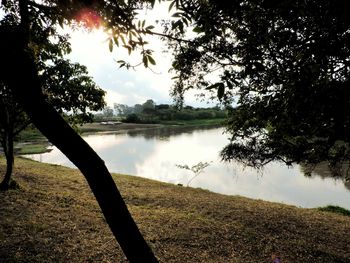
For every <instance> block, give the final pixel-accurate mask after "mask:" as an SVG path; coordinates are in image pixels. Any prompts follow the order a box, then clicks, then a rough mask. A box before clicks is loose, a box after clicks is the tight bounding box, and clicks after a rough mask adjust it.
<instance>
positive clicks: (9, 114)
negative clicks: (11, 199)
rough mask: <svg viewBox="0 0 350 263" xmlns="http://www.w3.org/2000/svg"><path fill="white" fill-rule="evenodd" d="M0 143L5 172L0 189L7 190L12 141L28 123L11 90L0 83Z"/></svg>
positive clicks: (11, 160)
mask: <svg viewBox="0 0 350 263" xmlns="http://www.w3.org/2000/svg"><path fill="white" fill-rule="evenodd" d="M0 95H1V98H0V143H1V147H2V149H3V152H4V155H5V158H6V172H5V175H4V179H3V180H2V182H1V183H0V190H7V189H8V188H9V187H10V186H11V185H13V186H15V185H16V184H15V183H14V182H13V183H12V184H11V175H12V170H13V165H14V156H13V151H14V145H13V141H14V138H15V136H16V135H18V134H19V133H20V132H21V131H22V130H23V129H24V128H26V127H27V125H28V124H29V123H30V121H29V119H28V117H27V116H26V115H25V113H24V112H23V111H22V109H21V107H20V106H19V105H18V103H16V101H15V100H14V99H13V97H12V96H11V92H10V91H9V90H8V89H6V87H5V86H4V85H1V84H0Z"/></svg>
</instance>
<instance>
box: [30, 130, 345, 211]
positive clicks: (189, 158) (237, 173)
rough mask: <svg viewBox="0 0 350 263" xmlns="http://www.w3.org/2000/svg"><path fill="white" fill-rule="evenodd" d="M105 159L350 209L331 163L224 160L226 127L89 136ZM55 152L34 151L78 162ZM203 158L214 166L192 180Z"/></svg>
mask: <svg viewBox="0 0 350 263" xmlns="http://www.w3.org/2000/svg"><path fill="white" fill-rule="evenodd" d="M83 138H84V139H85V140H86V141H87V142H88V143H89V144H90V145H91V146H92V148H94V149H95V151H96V152H97V153H98V154H99V155H100V156H101V157H102V159H103V160H104V161H105V163H106V165H107V167H108V169H109V170H110V171H111V172H115V173H123V174H130V175H136V176H140V177H146V178H150V179H154V180H159V181H163V182H168V183H173V184H181V185H183V186H184V187H185V186H186V185H187V184H188V183H189V182H190V184H189V186H191V187H200V188H203V189H208V190H210V191H213V192H217V193H222V194H227V195H241V196H246V197H250V198H255V199H262V200H268V201H274V202H280V203H285V204H291V205H296V206H300V207H308V208H310V207H319V206H325V205H339V206H342V207H344V208H347V209H350V185H349V183H345V182H344V180H341V179H334V178H331V177H328V176H327V173H326V168H324V172H323V170H322V169H317V170H316V171H314V172H313V173H312V175H311V176H310V177H306V176H304V173H303V172H302V167H301V166H299V165H294V166H293V167H287V166H286V165H284V164H281V163H271V164H269V165H268V166H266V168H265V169H264V170H263V171H256V170H254V169H251V168H244V167H243V166H242V165H240V164H239V163H235V162H232V163H223V162H221V160H220V157H219V152H220V150H221V149H222V148H223V146H224V145H225V144H226V143H227V142H228V139H227V136H226V135H225V134H223V129H222V128H211V129H190V128H186V129H179V128H166V129H150V130H144V131H130V132H128V133H116V134H93V135H86V136H84V137H83ZM52 148H53V149H52V151H51V152H49V153H44V154H38V155H28V156H27V157H29V158H32V159H34V160H37V161H42V162H47V163H53V164H60V165H64V166H69V167H74V165H73V164H72V163H71V162H70V161H69V160H68V159H67V158H66V157H65V156H64V155H63V154H62V153H61V152H60V151H59V150H58V149H57V148H55V147H52ZM199 162H208V163H209V166H208V167H207V168H205V169H204V170H203V172H202V173H200V174H199V175H198V176H197V177H195V178H194V179H193V180H192V181H191V179H192V178H193V176H194V175H195V174H194V173H193V172H191V171H189V170H186V169H181V168H179V167H178V166H177V165H188V166H189V167H191V166H193V165H196V164H197V163H199Z"/></svg>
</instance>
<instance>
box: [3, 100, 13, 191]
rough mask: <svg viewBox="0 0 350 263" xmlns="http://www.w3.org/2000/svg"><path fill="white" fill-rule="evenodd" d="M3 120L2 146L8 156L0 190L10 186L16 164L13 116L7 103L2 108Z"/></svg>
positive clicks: (6, 156)
mask: <svg viewBox="0 0 350 263" xmlns="http://www.w3.org/2000/svg"><path fill="white" fill-rule="evenodd" d="M1 111H2V112H1V121H2V123H3V128H4V132H3V137H2V139H1V144H2V148H3V150H4V154H5V158H6V173H5V176H4V179H3V180H2V182H1V183H0V190H2V191H6V190H8V189H9V188H10V182H11V175H12V170H13V164H14V157H13V139H14V136H13V129H14V127H13V123H12V122H11V120H10V119H11V117H10V114H9V112H8V109H7V108H6V106H5V104H4V107H2V108H1Z"/></svg>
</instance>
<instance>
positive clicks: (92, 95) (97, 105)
mask: <svg viewBox="0 0 350 263" xmlns="http://www.w3.org/2000/svg"><path fill="white" fill-rule="evenodd" d="M40 62H41V61H40ZM42 65H45V67H44V68H43V69H42V74H41V75H40V79H41V82H42V83H43V89H44V93H45V94H46V97H47V100H48V101H49V102H50V104H52V105H53V106H54V107H55V109H56V110H57V111H58V112H60V113H61V114H64V115H65V118H66V119H67V120H68V121H69V122H70V123H71V124H73V125H76V124H82V123H85V122H88V121H91V120H92V119H91V113H89V112H88V110H99V109H101V108H102V107H103V106H104V100H103V97H104V94H105V92H104V91H103V90H102V89H100V88H98V87H97V86H96V84H95V83H94V82H93V80H92V79H91V77H89V76H88V75H87V69H86V67H85V66H82V65H79V64H77V63H70V62H69V61H68V60H65V59H63V58H62V59H57V58H56V60H55V64H54V65H47V64H46V63H45V61H43V63H42ZM0 88H1V90H0V93H1V95H2V98H1V100H0V107H1V113H2V114H1V117H0V127H1V130H0V141H1V145H2V148H3V150H4V154H5V157H6V173H5V176H4V179H3V181H2V182H1V183H0V189H2V190H7V189H8V188H9V187H10V183H11V182H10V180H11V174H12V169H13V164H14V151H13V145H14V139H15V137H16V136H17V135H18V134H19V133H20V132H21V131H22V130H23V129H25V128H26V127H27V126H28V125H29V124H30V120H29V118H28V117H27V115H26V114H25V113H24V111H23V109H22V108H21V106H20V105H19V104H18V103H17V102H16V100H15V99H14V98H13V95H12V94H11V91H10V90H9V89H8V88H7V87H6V86H5V85H0ZM68 112H70V114H67V113H68Z"/></svg>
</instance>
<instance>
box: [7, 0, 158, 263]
mask: <svg viewBox="0 0 350 263" xmlns="http://www.w3.org/2000/svg"><path fill="white" fill-rule="evenodd" d="M144 2H145V3H146V4H148V3H150V2H153V4H154V1H144ZM142 6H143V1H128V2H127V3H124V2H114V1H112V2H111V1H83V0H81V1H78V0H76V1H38V2H36V1H29V0H20V1H11V0H8V1H2V6H1V9H2V11H3V12H4V13H5V15H4V17H3V18H1V26H0V36H1V39H3V40H6V41H0V52H1V57H2V62H1V63H2V65H3V66H2V67H1V70H0V80H1V81H2V82H3V83H4V85H5V86H6V87H8V88H9V89H10V90H11V92H12V93H13V95H14V97H15V99H16V100H17V101H18V102H19V103H20V105H21V106H22V107H23V109H24V111H25V112H26V114H27V115H28V116H29V117H30V119H31V121H32V122H33V123H34V125H35V126H36V127H37V128H38V129H39V130H40V131H41V133H42V134H43V135H44V136H46V137H47V138H48V139H49V140H50V142H51V143H53V144H54V145H55V146H57V147H58V149H60V150H61V151H62V152H63V153H64V154H65V155H66V156H67V157H68V158H69V159H70V160H71V161H72V162H73V163H74V164H75V165H76V166H77V167H78V168H79V169H80V171H81V172H82V173H83V175H84V176H85V178H86V179H87V181H88V183H89V186H90V187H91V190H92V192H93V194H94V195H95V197H96V199H97V201H98V203H99V205H100V207H101V210H102V212H103V214H104V216H105V218H106V221H107V223H108V225H109V226H110V228H111V230H112V232H113V234H114V236H115V237H116V239H117V240H118V242H119V244H120V246H121V248H122V250H123V251H124V253H125V255H126V256H127V258H128V259H129V261H130V262H157V259H156V258H155V256H154V255H153V253H152V251H151V250H150V248H149V246H148V245H147V243H146V242H145V240H144V238H143V237H142V235H141V233H140V231H139V229H138V228H137V226H136V224H135V222H134V221H133V219H132V217H131V215H130V213H129V211H128V209H127V207H126V205H125V203H124V201H123V199H122V197H121V195H120V193H119V191H118V189H117V187H116V185H115V183H114V181H113V179H112V177H111V175H110V173H109V172H108V170H107V168H106V166H105V164H104V162H103V161H102V160H101V159H100V158H99V157H98V155H97V154H96V153H95V152H94V151H93V150H92V149H91V147H90V146H89V145H88V144H87V143H86V142H85V141H84V140H83V139H82V138H81V137H80V136H79V135H78V134H77V133H76V132H75V131H74V130H73V129H72V128H71V127H70V126H69V125H68V124H67V122H66V121H65V120H64V119H63V118H62V117H61V116H60V114H59V113H58V112H57V111H56V110H55V108H54V107H53V106H52V105H51V104H50V103H49V102H48V100H47V97H46V96H45V94H44V93H43V89H42V88H43V83H42V82H41V79H40V65H38V63H37V62H38V56H41V55H42V56H45V52H41V49H40V42H39V41H37V39H36V38H35V37H33V36H34V35H35V33H36V32H41V33H44V34H43V35H42V41H46V42H47V43H48V44H50V43H51V44H52V43H54V42H55V41H56V40H57V39H56V38H55V36H57V37H58V38H60V37H62V35H60V34H59V33H58V31H57V27H58V26H59V25H62V24H64V23H66V24H68V23H70V24H71V23H74V21H78V22H79V21H80V22H81V23H84V24H85V25H86V26H95V25H97V24H99V23H100V22H102V21H104V22H105V26H106V27H108V28H110V29H111V31H112V32H113V34H112V35H111V38H110V40H109V48H110V49H111V50H112V49H113V42H117V41H118V39H119V40H121V39H124V37H123V35H125V34H126V33H129V32H133V33H134V34H135V35H136V36H137V35H139V36H140V37H139V38H135V37H134V38H133V37H132V36H131V35H128V36H129V39H128V43H126V44H125V47H126V48H128V49H130V51H131V50H134V49H135V48H136V46H138V45H143V43H144V42H143V40H142V38H141V35H142V34H144V33H142V32H138V31H136V30H135V25H134V24H133V18H134V16H135V14H136V12H135V10H136V9H137V8H141V7H142ZM82 12H84V15H83V16H82V15H81V13H82ZM5 22H6V23H8V25H7V26H4V25H3V23H5ZM143 25H144V23H143ZM142 27H144V26H142ZM145 30H146V28H144V31H145ZM121 41H122V40H121ZM38 44H39V45H38ZM62 48H63V47H62ZM62 48H59V49H58V50H57V52H62ZM142 56H143V61H144V62H145V63H146V62H147V61H150V63H152V58H151V57H150V53H149V51H148V50H146V49H143V53H142Z"/></svg>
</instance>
